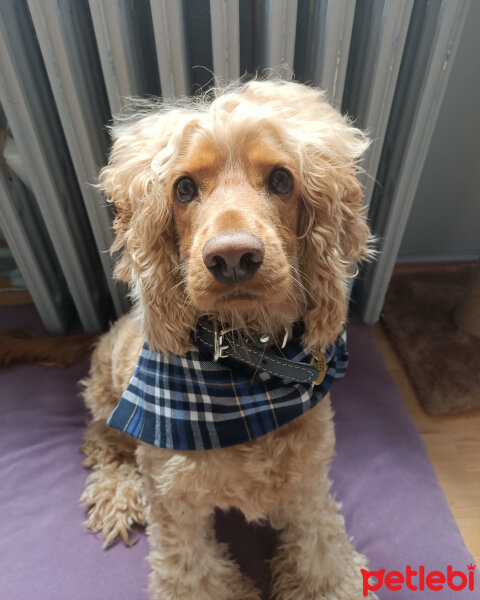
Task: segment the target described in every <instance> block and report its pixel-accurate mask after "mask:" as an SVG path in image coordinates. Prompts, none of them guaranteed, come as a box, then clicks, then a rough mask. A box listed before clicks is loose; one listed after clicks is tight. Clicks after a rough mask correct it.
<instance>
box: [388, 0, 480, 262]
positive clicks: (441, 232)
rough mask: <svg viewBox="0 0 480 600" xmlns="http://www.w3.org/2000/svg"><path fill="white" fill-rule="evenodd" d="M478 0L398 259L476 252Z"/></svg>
mask: <svg viewBox="0 0 480 600" xmlns="http://www.w3.org/2000/svg"><path fill="white" fill-rule="evenodd" d="M479 26H480V1H479V0H473V2H472V3H471V6H470V9H469V14H468V16H467V22H466V24H465V28H464V32H463V37H462V40H461V41H460V45H459V48H458V51H457V55H456V57H455V62H454V65H453V69H452V73H451V76H450V80H449V83H448V88H447V91H446V94H445V98H444V101H443V104H442V108H441V111H440V115H439V119H438V123H437V127H436V130H435V133H434V136H433V140H432V144H431V149H430V153H429V156H428V158H427V161H426V163H425V167H424V170H423V174H422V177H421V180H420V184H419V186H418V190H417V194H416V197H415V201H414V204H413V207H412V211H411V214H410V218H409V221H408V224H407V229H406V231H405V235H404V238H403V241H402V245H401V248H400V253H399V257H398V260H399V261H402V262H407V261H429V260H438V261H442V260H462V259H466V260H468V259H475V258H479V257H480V35H479Z"/></svg>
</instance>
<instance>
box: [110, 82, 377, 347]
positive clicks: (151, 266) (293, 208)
mask: <svg viewBox="0 0 480 600" xmlns="http://www.w3.org/2000/svg"><path fill="white" fill-rule="evenodd" d="M113 134H114V139H115V141H114V144H113V149H112V153H111V156H110V160H109V164H108V165H107V166H106V167H105V168H104V169H103V170H102V172H101V174H100V183H101V186H102V187H103V189H104V190H105V192H106V195H107V197H108V199H109V200H110V201H111V202H114V203H115V209H116V219H115V223H114V228H115V234H116V238H115V242H114V245H113V250H121V252H122V254H121V257H120V260H119V262H118V265H117V269H116V275H117V277H119V278H120V279H123V280H125V281H127V282H129V284H130V285H131V289H132V292H133V295H134V297H135V298H136V300H137V303H138V307H139V312H140V314H141V316H142V318H143V326H144V329H145V334H146V335H147V337H148V340H149V343H150V345H151V347H153V348H155V349H158V350H162V351H164V352H172V353H183V352H185V350H186V349H187V348H188V347H190V345H191V342H190V336H191V332H192V330H194V329H195V323H196V320H197V319H198V317H199V316H200V315H204V314H208V315H213V316H215V317H216V318H218V319H219V320H220V321H222V322H224V323H229V324H230V325H231V326H233V327H235V328H237V327H244V328H247V329H248V328H250V329H252V330H257V331H267V332H270V333H274V334H275V333H277V332H279V331H280V330H281V329H282V328H283V327H287V328H288V327H289V326H290V325H291V324H292V323H293V322H294V321H295V320H297V319H303V320H304V321H305V325H306V329H305V335H304V341H305V343H306V344H307V345H308V346H309V347H318V346H325V345H327V344H328V343H329V342H331V341H332V340H334V339H335V338H336V336H337V335H338V333H339V331H340V330H341V329H342V327H343V324H344V321H345V318H346V295H347V289H348V279H349V277H350V276H351V275H352V271H353V270H354V269H355V264H356V262H357V261H358V260H361V259H362V258H364V257H365V256H367V254H368V239H369V230H368V227H367V225H366V223H365V218H364V211H363V208H362V191H361V188H360V186H359V184H358V182H357V179H356V170H357V161H358V159H359V157H360V156H361V155H362V153H363V152H364V150H365V149H366V147H367V145H368V142H367V139H366V137H365V136H364V135H363V134H362V133H361V132H360V131H359V130H358V129H355V128H353V127H352V126H351V125H350V124H348V123H347V122H346V121H345V119H344V118H343V117H342V116H341V115H340V114H338V113H337V112H336V111H335V110H334V109H333V108H332V107H331V106H330V105H329V104H328V103H327V102H326V101H325V99H324V96H323V94H322V92H320V91H318V90H315V89H312V88H308V87H306V86H303V85H300V84H297V83H290V82H279V81H277V82H273V81H263V82H260V81H255V82H250V83H247V84H244V85H240V86H234V87H230V88H227V89H226V90H224V91H221V92H219V93H218V95H217V97H216V99H215V100H214V101H213V102H210V101H199V100H194V101H191V102H190V103H184V104H178V105H176V106H165V105H159V106H157V107H154V108H152V109H151V111H150V112H149V113H148V114H145V113H143V114H142V113H140V115H139V116H138V117H137V119H136V120H135V121H133V122H131V121H126V122H122V121H119V122H118V123H117V125H116V126H115V127H114V128H113Z"/></svg>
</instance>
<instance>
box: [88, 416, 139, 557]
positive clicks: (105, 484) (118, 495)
mask: <svg viewBox="0 0 480 600" xmlns="http://www.w3.org/2000/svg"><path fill="white" fill-rule="evenodd" d="M136 445H137V444H136V443H135V441H134V440H131V439H130V438H129V437H128V436H126V435H124V434H122V433H120V432H118V431H115V430H113V429H111V428H110V427H108V426H107V424H106V422H105V421H104V420H102V419H98V420H95V421H91V422H89V423H88V424H87V429H86V432H85V442H84V444H83V445H82V446H81V448H80V450H81V451H82V452H83V453H84V454H85V455H86V458H85V460H84V463H83V464H84V466H86V467H91V469H92V471H91V473H90V474H89V476H88V478H87V486H86V488H85V491H84V492H83V494H82V497H81V501H82V502H83V503H84V504H85V505H86V506H87V507H88V519H87V521H86V525H87V527H88V528H89V529H91V530H92V531H101V532H102V533H103V537H104V538H105V546H107V545H109V544H110V543H111V542H113V541H114V540H115V538H116V537H117V536H120V537H121V538H122V540H123V541H124V542H125V544H127V545H131V544H132V543H135V541H136V540H132V539H130V537H129V532H130V530H131V528H132V526H133V525H134V524H135V523H137V524H139V525H145V505H146V502H145V494H144V491H143V480H142V476H141V475H140V473H139V471H138V468H137V463H136V458H135V449H136Z"/></svg>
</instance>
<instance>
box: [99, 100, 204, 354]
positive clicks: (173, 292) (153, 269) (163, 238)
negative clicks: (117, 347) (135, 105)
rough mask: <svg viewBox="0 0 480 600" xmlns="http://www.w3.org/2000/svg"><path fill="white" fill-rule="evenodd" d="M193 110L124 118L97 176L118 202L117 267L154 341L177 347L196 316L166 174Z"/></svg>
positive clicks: (182, 347)
mask: <svg viewBox="0 0 480 600" xmlns="http://www.w3.org/2000/svg"><path fill="white" fill-rule="evenodd" d="M137 118H138V117H137ZM194 118H195V112H194V111H192V110H184V109H182V108H176V109H175V108H174V109H172V108H170V107H164V108H162V107H161V106H158V107H156V110H155V112H154V113H152V114H150V115H147V116H143V117H141V118H140V119H139V120H137V121H134V122H130V121H129V120H127V121H122V120H120V121H119V122H118V123H117V124H116V125H115V126H114V127H113V128H112V131H113V137H114V139H115V141H114V144H113V148H112V152H111V155H110V159H109V163H108V165H107V166H106V167H105V168H103V169H102V171H101V172H100V176H99V182H100V187H101V188H102V189H103V190H104V192H105V194H106V195H107V199H108V201H109V202H113V203H114V205H115V215H116V216H115V220H114V225H113V227H114V231H115V241H114V243H113V245H112V251H113V252H115V251H120V252H121V255H120V258H119V261H118V263H117V267H116V269H115V275H116V276H117V277H118V278H119V279H122V280H124V281H126V282H128V283H129V284H130V287H131V293H132V296H133V298H134V301H135V302H136V304H137V311H138V315H139V318H141V319H142V322H143V324H142V325H143V330H144V331H145V334H146V335H147V337H148V341H149V344H150V346H151V347H152V348H155V349H157V350H161V351H163V352H166V353H168V352H172V353H175V354H183V353H184V352H186V350H187V349H188V348H189V346H190V345H191V344H190V332H191V330H192V328H193V327H194V323H195V317H194V315H193V314H192V309H191V308H190V306H189V304H188V301H187V300H186V297H185V294H184V286H183V285H182V280H183V274H182V271H181V268H180V266H179V260H178V251H177V245H176V239H175V230H174V227H173V223H172V219H173V217H172V210H171V206H170V203H169V198H168V190H167V189H166V181H167V180H168V173H169V171H170V169H171V165H172V163H173V161H174V160H175V157H176V155H177V152H178V147H179V145H180V143H179V142H180V139H181V138H182V137H183V135H184V130H185V129H188V127H187V126H188V124H189V123H191V122H192V121H193V120H194Z"/></svg>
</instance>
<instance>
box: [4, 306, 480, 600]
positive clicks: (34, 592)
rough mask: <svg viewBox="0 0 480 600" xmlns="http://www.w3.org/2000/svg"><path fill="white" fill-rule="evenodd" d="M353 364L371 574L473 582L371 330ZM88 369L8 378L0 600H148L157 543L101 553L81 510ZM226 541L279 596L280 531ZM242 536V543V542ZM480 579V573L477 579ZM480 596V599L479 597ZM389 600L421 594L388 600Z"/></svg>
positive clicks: (361, 510)
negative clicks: (273, 577)
mask: <svg viewBox="0 0 480 600" xmlns="http://www.w3.org/2000/svg"><path fill="white" fill-rule="evenodd" d="M0 319H1V323H0V328H1V329H3V328H6V327H14V326H18V325H22V324H30V325H33V326H36V327H37V329H38V330H39V331H41V327H40V326H39V325H38V317H37V316H36V314H35V312H34V311H33V309H31V308H28V307H21V308H20V307H2V308H1V310H0ZM348 342H349V350H350V357H351V363H350V367H349V370H348V371H347V376H346V378H345V379H344V380H343V381H340V382H337V383H335V385H334V386H333V390H332V391H333V394H332V395H333V402H334V408H335V410H336V416H335V421H336V429H337V455H336V457H335V460H334V464H333V468H332V478H333V480H334V491H335V495H336V497H337V499H339V500H341V501H342V502H343V505H344V509H343V513H344V515H345V518H346V521H347V529H348V532H349V534H350V535H352V536H353V537H354V540H355V545H356V547H357V549H359V550H360V551H361V552H363V553H365V554H366V555H367V556H368V557H369V559H370V567H371V569H372V570H377V569H382V568H385V569H386V570H387V571H390V570H399V571H401V572H405V568H406V565H407V564H410V565H412V566H413V567H417V566H419V565H425V567H426V570H427V571H428V570H441V571H443V572H445V571H446V567H447V565H448V564H451V565H453V566H454V568H456V569H459V570H461V571H464V572H465V571H466V568H467V564H469V563H471V562H472V557H471V555H470V553H469V552H468V551H467V550H466V548H465V546H464V544H463V541H462V538H461V536H460V533H459V531H458V528H457V526H456V524H455V522H454V520H453V518H452V515H451V513H450V510H449V508H448V505H447V502H446V500H445V497H444V495H443V492H442V490H441V488H440V485H439V483H438V481H437V478H436V476H435V474H434V471H433V468H432V465H431V463H430V461H429V459H428V456H427V454H426V451H425V448H424V446H423V444H422V442H421V440H420V437H419V435H418V433H417V431H416V429H415V427H414V425H413V424H412V422H411V420H410V417H409V416H408V414H407V412H406V409H405V408H404V406H403V403H402V401H401V399H400V397H399V394H398V392H397V390H396V388H395V387H394V384H393V382H392V380H391V378H390V376H389V374H388V371H387V369H386V367H385V365H384V363H383V361H382V358H381V356H380V353H379V350H378V347H377V345H376V342H375V339H374V337H373V334H372V332H371V330H370V328H369V327H367V326H365V325H362V324H361V323H360V322H359V321H358V320H356V319H352V321H351V323H350V325H349V340H348ZM86 370H87V365H86V364H77V365H74V366H73V367H70V368H68V369H43V368H41V367H38V366H25V365H15V366H12V367H10V368H8V369H4V370H2V371H0V390H1V401H0V481H1V485H0V510H1V512H0V515H1V516H0V598H1V599H2V600H33V599H35V600H65V599H67V598H68V600H86V599H90V598H91V599H94V598H102V600H109V599H112V600H114V599H115V600H122V599H125V600H127V599H128V600H146V599H147V597H148V595H147V592H146V589H147V585H148V571H149V567H148V564H147V562H146V560H145V557H146V554H147V552H148V543H147V540H146V538H145V535H144V534H143V533H140V534H139V536H140V539H139V542H138V543H137V544H136V546H134V547H133V548H125V547H124V546H123V545H122V544H117V545H116V546H114V547H112V548H110V549H109V550H106V551H105V550H103V549H102V539H101V537H100V535H93V534H92V533H90V532H88V531H87V530H86V528H85V526H84V524H83V522H84V520H85V511H84V509H83V507H82V506H80V504H79V502H78V498H79V497H80V494H81V492H82V490H83V487H84V484H85V479H86V476H87V472H86V471H85V470H84V469H83V468H82V466H81V463H82V456H81V455H80V453H79V452H78V446H79V444H80V443H81V440H82V431H83V428H84V425H85V420H86V419H87V414H86V411H85V409H84V407H83V405H82V401H81V399H80V398H79V397H78V387H77V381H78V380H79V379H80V378H81V377H82V376H84V375H85V373H86ZM217 529H218V536H219V537H220V538H221V539H227V540H230V541H231V542H232V544H231V545H232V550H233V551H234V552H235V555H236V556H237V558H238V560H239V562H240V564H241V565H242V567H244V568H245V569H246V570H248V571H249V572H250V573H251V574H252V576H254V577H255V578H256V579H257V580H258V581H259V583H260V584H261V585H262V586H264V587H266V586H267V585H268V573H267V569H266V566H265V562H262V560H263V559H264V558H265V557H268V555H269V554H270V553H271V551H272V547H273V543H274V539H273V536H272V535H271V532H268V531H265V530H264V529H262V528H259V527H251V528H246V527H245V526H244V524H243V523H242V521H241V519H240V518H239V517H238V515H227V516H225V515H220V516H219V519H218V522H217ZM232 532H235V535H232ZM476 575H477V576H478V573H476ZM476 589H477V590H478V589H480V581H479V580H478V578H477V580H476ZM477 593H478V592H477ZM379 595H380V597H381V598H382V600H386V599H389V598H391V599H392V600H399V599H400V598H402V599H403V598H407V597H412V598H417V597H419V594H418V593H415V592H408V591H406V590H404V591H402V592H395V591H389V590H387V589H385V588H382V590H381V591H379ZM473 596H474V594H472V593H471V592H468V591H464V592H455V593H454V592H452V591H451V590H449V589H444V590H443V591H442V592H438V591H437V592H433V591H429V590H426V591H425V592H423V593H422V594H421V597H422V599H431V600H435V599H438V600H440V599H441V598H445V599H446V598H452V597H455V598H466V599H467V598H472V597H473Z"/></svg>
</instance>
